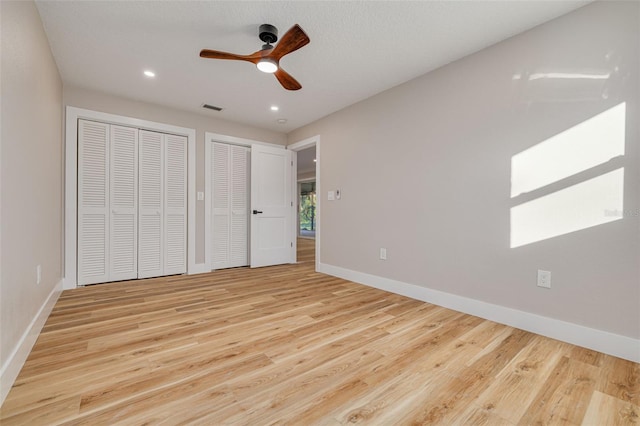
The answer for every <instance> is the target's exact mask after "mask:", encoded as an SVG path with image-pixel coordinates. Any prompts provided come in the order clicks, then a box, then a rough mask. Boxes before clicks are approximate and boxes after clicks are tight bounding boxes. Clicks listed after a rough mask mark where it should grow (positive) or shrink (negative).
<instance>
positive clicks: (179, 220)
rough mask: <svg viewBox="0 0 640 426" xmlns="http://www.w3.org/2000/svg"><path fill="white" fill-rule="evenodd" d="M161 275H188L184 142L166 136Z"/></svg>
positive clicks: (178, 137) (180, 137)
mask: <svg viewBox="0 0 640 426" xmlns="http://www.w3.org/2000/svg"><path fill="white" fill-rule="evenodd" d="M164 156H165V164H164V166H165V167H164V171H165V174H164V182H163V183H164V229H165V232H164V245H165V253H166V255H165V264H164V275H173V274H184V273H186V272H187V138H186V137H184V136H176V135H165V144H164Z"/></svg>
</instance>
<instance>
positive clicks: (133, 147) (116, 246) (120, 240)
mask: <svg viewBox="0 0 640 426" xmlns="http://www.w3.org/2000/svg"><path fill="white" fill-rule="evenodd" d="M110 139H111V145H110V148H111V149H110V156H109V160H110V161H109V165H110V169H109V183H110V185H109V186H110V188H109V195H110V208H111V212H110V213H111V220H110V230H109V233H110V235H109V252H110V255H109V280H110V281H119V280H128V279H132V278H137V276H138V129H134V128H130V127H121V126H113V125H112V126H111V132H110Z"/></svg>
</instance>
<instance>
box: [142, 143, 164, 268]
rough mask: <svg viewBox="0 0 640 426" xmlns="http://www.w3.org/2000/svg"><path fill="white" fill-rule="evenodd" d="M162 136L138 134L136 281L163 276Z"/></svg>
mask: <svg viewBox="0 0 640 426" xmlns="http://www.w3.org/2000/svg"><path fill="white" fill-rule="evenodd" d="M162 139H163V135H162V133H157V132H149V131H145V130H141V131H140V166H139V188H140V196H139V197H138V198H139V203H138V278H148V277H158V276H160V275H163V273H164V268H163V266H164V265H163V264H164V261H163V255H164V251H165V249H164V244H163V238H162V235H163V228H164V226H163V222H164V219H163V218H164V208H163V207H164V206H163V200H162V199H163V197H162V192H163V188H162V186H163V185H162V181H163V180H164V166H163V164H164V155H163V154H164V153H163V151H164V150H163V141H162Z"/></svg>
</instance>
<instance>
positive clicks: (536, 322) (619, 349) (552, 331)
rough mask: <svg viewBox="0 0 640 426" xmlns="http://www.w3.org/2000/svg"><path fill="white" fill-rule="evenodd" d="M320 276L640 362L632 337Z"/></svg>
mask: <svg viewBox="0 0 640 426" xmlns="http://www.w3.org/2000/svg"><path fill="white" fill-rule="evenodd" d="M318 272H322V273H324V274H327V275H332V276H335V277H338V278H343V279H345V280H349V281H353V282H355V283H358V284H364V285H366V286H369V287H375V288H378V289H380V290H385V291H388V292H391V293H395V294H400V295H402V296H407V297H410V298H412V299H417V300H421V301H423V302H428V303H433V304H434V305H438V306H442V307H445V308H448V309H453V310H455V311H459V312H463V313H465V314H470V315H474V316H477V317H480V318H484V319H487V320H490V321H494V322H497V323H500V324H505V325H508V326H511V327H515V328H519V329H522V330H526V331H530V332H532V333H536V334H540V335H542V336H546V337H550V338H552V339H556V340H561V341H563V342H567V343H571V344H573V345H577V346H581V347H584V348H588V349H593V350H595V351H598V352H602V353H605V354H608V355H613V356H616V357H619V358H623V359H627V360H629V361H633V362H640V340H637V339H632V338H630V337H626V336H621V335H619V334H613V333H609V332H606V331H602V330H597V329H594V328H589V327H584V326H581V325H578V324H573V323H570V322H566V321H561V320H558V319H554V318H549V317H544V316H541V315H536V314H532V313H529V312H524V311H520V310H517V309H512V308H507V307H505V306H501V305H494V304H492V303H487V302H482V301H479V300H475V299H470V298H467V297H463V296H458V295H455V294H451V293H446V292H443V291H439V290H433V289H430V288H426V287H421V286H418V285H415V284H409V283H405V282H401V281H396V280H392V279H389V278H383V277H379V276H377V275H371V274H366V273H364V272H358V271H353V270H350V269H346V268H342V267H339V266H333V265H329V264H326V263H319V264H318Z"/></svg>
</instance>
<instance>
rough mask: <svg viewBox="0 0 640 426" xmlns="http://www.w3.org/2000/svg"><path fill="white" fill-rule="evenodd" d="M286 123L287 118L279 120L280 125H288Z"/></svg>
mask: <svg viewBox="0 0 640 426" xmlns="http://www.w3.org/2000/svg"><path fill="white" fill-rule="evenodd" d="M286 122H287V119H286V118H278V123H280V124H284V123H286Z"/></svg>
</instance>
